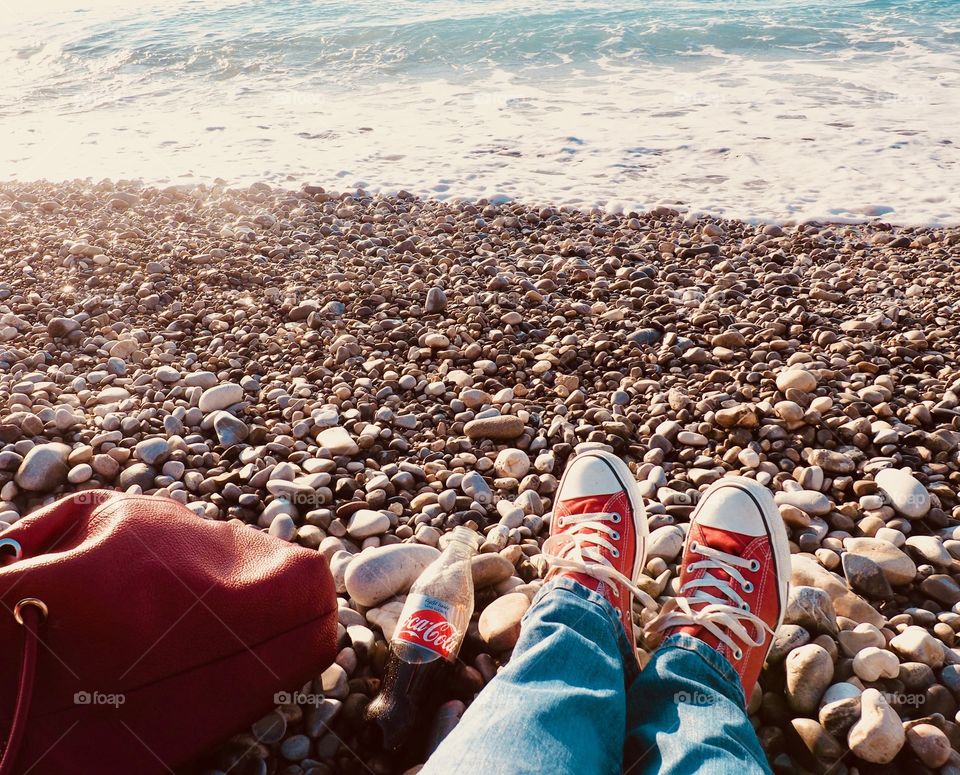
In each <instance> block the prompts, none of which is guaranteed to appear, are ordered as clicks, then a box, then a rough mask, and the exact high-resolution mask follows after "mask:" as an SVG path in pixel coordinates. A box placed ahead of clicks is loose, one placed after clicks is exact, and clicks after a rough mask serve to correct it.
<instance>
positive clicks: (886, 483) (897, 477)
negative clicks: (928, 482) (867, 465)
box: [875, 468, 930, 519]
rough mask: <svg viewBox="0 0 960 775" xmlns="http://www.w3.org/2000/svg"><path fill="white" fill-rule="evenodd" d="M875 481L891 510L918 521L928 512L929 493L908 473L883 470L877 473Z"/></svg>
mask: <svg viewBox="0 0 960 775" xmlns="http://www.w3.org/2000/svg"><path fill="white" fill-rule="evenodd" d="M875 481H876V483H877V486H878V487H879V488H880V489H881V490H882V491H883V493H884V494H885V495H886V496H887V497H888V498H889V499H890V503H891V505H892V506H893V508H895V509H896V510H897V511H898V512H900V513H901V514H903V515H904V516H906V517H909V518H910V519H919V518H920V517H923V516H925V515H926V513H927V512H928V511H930V493H929V492H927V488H926V487H924V486H923V485H922V484H921V483H920V482H919V481H917V479H916V477H914V475H913V474H912V473H911V472H910V471H908V470H905V469H897V468H885V469H883V470H882V471H880V472H878V473H877V475H876V477H875Z"/></svg>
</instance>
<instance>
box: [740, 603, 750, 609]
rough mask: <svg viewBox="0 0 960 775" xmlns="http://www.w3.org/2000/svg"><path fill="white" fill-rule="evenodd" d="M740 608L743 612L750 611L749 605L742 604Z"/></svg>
mask: <svg viewBox="0 0 960 775" xmlns="http://www.w3.org/2000/svg"><path fill="white" fill-rule="evenodd" d="M740 608H742V609H743V610H744V611H749V610H750V604H749V603H743V604H742V605H741V606H740Z"/></svg>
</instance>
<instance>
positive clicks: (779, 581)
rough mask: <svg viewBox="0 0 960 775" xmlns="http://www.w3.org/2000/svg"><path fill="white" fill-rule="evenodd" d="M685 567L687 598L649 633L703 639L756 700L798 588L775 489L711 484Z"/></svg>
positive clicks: (666, 609)
mask: <svg viewBox="0 0 960 775" xmlns="http://www.w3.org/2000/svg"><path fill="white" fill-rule="evenodd" d="M681 568H682V569H681V571H680V588H679V596H678V597H676V598H675V599H673V600H671V601H669V602H667V603H666V604H665V605H664V606H663V609H662V610H661V611H660V613H659V614H658V615H657V616H656V618H655V619H653V620H652V621H651V622H650V623H649V625H648V630H647V631H648V632H650V633H651V634H652V635H654V636H656V635H657V634H660V633H662V634H663V637H667V636H669V635H673V634H675V633H678V632H682V633H686V634H688V635H692V636H694V637H695V638H700V640H702V641H704V642H705V643H707V644H708V645H709V646H710V647H711V648H713V649H715V650H716V651H718V652H719V653H720V654H722V655H723V656H724V657H726V659H727V660H728V661H729V662H730V664H732V665H733V667H734V669H735V670H736V671H737V673H738V674H739V675H740V682H741V683H742V684H743V692H744V696H745V697H747V698H748V699H749V697H750V693H751V692H752V691H753V687H754V684H756V681H757V678H758V676H759V675H760V670H761V669H762V668H763V663H764V661H765V660H766V658H767V652H769V650H770V646H771V644H772V643H773V635H774V633H775V632H776V630H777V628H778V627H779V626H780V624H781V623H782V622H783V615H784V612H785V609H786V606H787V594H788V591H789V585H790V546H789V544H788V541H787V532H786V529H785V528H784V526H783V520H782V519H781V518H780V512H779V511H778V510H777V507H776V505H775V504H774V501H773V496H772V495H771V494H770V491H769V490H768V489H767V488H766V487H764V486H763V485H761V484H759V483H758V482H755V481H754V480H753V479H745V478H744V477H741V476H728V477H724V478H723V479H721V480H720V481H719V482H716V483H715V484H714V485H712V486H711V487H709V488H708V489H707V491H706V492H705V493H704V494H703V496H702V497H701V499H700V503H699V504H698V505H697V508H696V509H695V510H694V512H693V515H692V516H691V517H690V532H689V533H688V534H687V545H686V549H685V550H684V552H683V560H682V566H681Z"/></svg>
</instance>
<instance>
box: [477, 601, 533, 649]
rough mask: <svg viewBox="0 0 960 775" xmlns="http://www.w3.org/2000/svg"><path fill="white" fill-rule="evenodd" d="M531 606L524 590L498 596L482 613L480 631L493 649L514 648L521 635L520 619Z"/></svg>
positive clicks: (481, 635) (485, 641)
mask: <svg viewBox="0 0 960 775" xmlns="http://www.w3.org/2000/svg"><path fill="white" fill-rule="evenodd" d="M529 607H530V598H529V597H527V596H526V595H525V594H523V593H522V592H512V593H510V594H508V595H504V596H503V597H498V598H497V599H496V600H494V601H493V602H492V603H491V604H490V605H488V606H487V607H486V608H484V609H483V613H481V614H480V621H479V625H478V626H479V632H480V637H481V638H482V639H483V642H484V643H486V644H487V645H488V646H489V647H490V648H491V650H492V651H494V652H501V651H507V650H508V649H512V648H513V647H514V646H515V645H516V643H517V638H519V637H520V620H521V618H522V617H523V615H524V614H525V613H526V612H527V609H528V608H529Z"/></svg>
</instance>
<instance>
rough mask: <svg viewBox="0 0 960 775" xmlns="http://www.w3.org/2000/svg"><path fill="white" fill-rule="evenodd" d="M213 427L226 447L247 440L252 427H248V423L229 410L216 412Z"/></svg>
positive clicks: (218, 438)
mask: <svg viewBox="0 0 960 775" xmlns="http://www.w3.org/2000/svg"><path fill="white" fill-rule="evenodd" d="M213 429H214V431H215V432H216V434H217V440H218V441H219V442H220V443H221V444H222V445H223V446H224V447H229V446H231V445H233V444H240V443H241V442H243V441H246V439H247V437H248V436H249V435H250V429H249V428H248V427H247V424H246V423H245V422H244V421H243V420H241V419H240V418H239V417H234V416H233V415H232V414H230V413H229V412H217V413H216V417H214V420H213Z"/></svg>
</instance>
